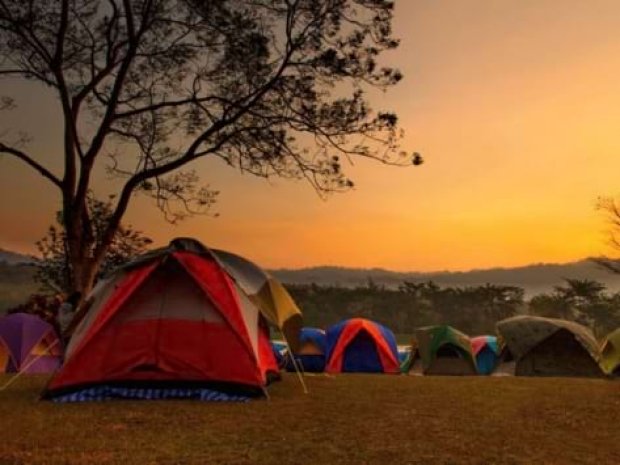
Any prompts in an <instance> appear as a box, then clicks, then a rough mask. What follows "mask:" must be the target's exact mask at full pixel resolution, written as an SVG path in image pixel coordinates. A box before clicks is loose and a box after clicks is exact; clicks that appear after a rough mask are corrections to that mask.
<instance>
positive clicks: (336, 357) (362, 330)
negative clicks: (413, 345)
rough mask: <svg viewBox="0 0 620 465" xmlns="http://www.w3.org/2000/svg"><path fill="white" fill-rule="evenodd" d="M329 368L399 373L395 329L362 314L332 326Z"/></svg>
mask: <svg viewBox="0 0 620 465" xmlns="http://www.w3.org/2000/svg"><path fill="white" fill-rule="evenodd" d="M326 371H327V372H329V373H342V372H358V373H360V372H361V373H393V374H397V373H400V365H399V363H398V350H397V348H396V339H395V337H394V333H392V331H390V330H389V329H388V328H386V327H385V326H383V325H380V324H379V323H376V322H374V321H370V320H366V319H363V318H352V319H350V320H345V321H342V322H340V323H338V324H336V325H334V326H332V327H330V328H329V329H328V330H327V364H326Z"/></svg>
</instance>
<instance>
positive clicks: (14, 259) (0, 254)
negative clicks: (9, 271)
mask: <svg viewBox="0 0 620 465" xmlns="http://www.w3.org/2000/svg"><path fill="white" fill-rule="evenodd" d="M36 261H37V258H36V257H33V256H32V255H24V254H21V253H17V252H11V251H10V250H5V249H2V248H0V263H5V264H7V265H29V264H33V263H35V262H36Z"/></svg>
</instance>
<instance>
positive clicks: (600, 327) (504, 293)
mask: <svg viewBox="0 0 620 465" xmlns="http://www.w3.org/2000/svg"><path fill="white" fill-rule="evenodd" d="M287 288H288V289H289V291H290V292H291V294H292V295H293V297H294V299H295V300H296V301H297V303H298V305H299V306H300V308H301V309H302V311H303V314H304V323H305V324H307V325H310V326H317V327H326V326H329V325H331V324H334V323H336V322H338V321H340V320H342V319H345V318H352V317H363V318H370V319H373V320H376V321H378V322H380V323H382V324H385V325H386V326H388V327H389V328H390V329H392V330H393V331H394V332H395V333H400V334H411V333H412V332H413V331H414V330H415V328H418V327H421V326H426V325H434V324H449V325H452V326H454V327H456V328H458V329H460V330H461V331H463V332H465V333H467V334H470V335H478V334H493V333H494V332H495V323H496V322H497V321H499V320H502V319H504V318H508V317H511V316H515V315H520V314H531V315H538V316H544V317H551V318H563V319H567V320H573V321H577V322H579V323H582V324H584V325H586V326H589V327H590V328H592V330H593V331H594V332H595V334H596V335H597V336H598V337H603V336H604V335H606V334H608V333H609V332H610V331H612V330H613V329H615V328H617V327H619V326H620V293H615V294H611V293H608V292H606V289H605V286H604V285H603V284H601V283H598V282H596V281H591V280H577V279H566V280H565V283H564V284H563V285H561V286H556V287H555V289H554V290H553V291H552V292H550V293H546V294H539V295H536V296H534V297H532V298H531V299H530V300H529V301H528V300H526V299H525V293H524V290H523V289H522V288H520V287H515V286H498V285H492V284H485V285H482V286H470V287H462V288H457V287H440V286H438V285H437V284H435V283H434V282H432V281H428V282H422V283H414V282H404V283H403V284H402V285H400V286H399V287H398V288H397V289H392V288H386V287H384V286H378V285H377V284H375V283H374V282H373V281H372V280H369V282H368V283H367V285H365V286H360V287H355V288H343V287H338V286H319V285H316V284H311V285H288V286H287Z"/></svg>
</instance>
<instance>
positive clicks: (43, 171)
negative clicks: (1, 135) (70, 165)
mask: <svg viewBox="0 0 620 465" xmlns="http://www.w3.org/2000/svg"><path fill="white" fill-rule="evenodd" d="M0 153H7V154H9V155H13V156H14V157H15V158H17V159H19V160H21V161H23V162H24V163H26V164H27V165H28V166H30V167H31V168H34V169H35V170H36V171H38V173H39V174H40V175H41V176H43V177H44V178H47V179H48V180H50V181H52V183H54V185H55V186H56V187H58V188H60V189H62V181H61V180H60V179H58V178H57V177H56V176H54V174H52V172H51V171H49V170H48V169H47V168H45V167H44V166H43V165H41V164H40V163H38V162H37V161H35V160H34V159H33V158H32V157H31V156H29V155H27V154H26V153H24V152H22V151H21V150H18V149H16V148H14V147H9V146H8V145H5V144H3V143H2V142H0Z"/></svg>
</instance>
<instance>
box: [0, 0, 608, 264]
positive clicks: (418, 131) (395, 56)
mask: <svg viewBox="0 0 620 465" xmlns="http://www.w3.org/2000/svg"><path fill="white" fill-rule="evenodd" d="M396 5H397V6H396V20H395V30H396V33H397V36H399V37H400V38H401V40H402V42H401V46H400V48H399V49H398V50H397V51H395V52H392V53H390V54H389V55H388V56H386V57H385V61H386V62H387V63H390V64H394V65H397V66H398V67H399V68H400V69H401V70H402V71H403V73H404V75H405V79H404V80H403V81H402V82H401V83H400V84H399V85H398V86H397V87H396V88H394V89H392V90H390V91H389V92H388V93H386V94H377V95H374V94H373V97H372V101H373V104H374V106H375V108H376V109H393V110H395V111H396V112H397V113H398V115H399V117H400V118H401V123H402V127H403V128H404V129H405V130H406V133H407V136H406V140H405V143H404V147H405V148H407V149H408V150H410V151H413V150H416V151H419V152H421V153H422V154H423V156H424V158H425V160H426V163H425V164H424V165H423V166H421V167H420V168H407V169H400V168H391V167H386V166H382V165H380V164H378V163H372V162H369V161H360V162H357V163H356V164H355V165H354V166H350V167H348V168H347V169H348V173H349V174H350V176H351V177H352V178H353V180H354V181H355V182H356V188H355V190H353V191H352V192H349V193H347V194H344V195H336V196H332V197H330V198H329V199H328V200H327V201H323V200H320V199H319V198H318V196H317V195H316V194H315V193H314V191H313V190H312V189H311V187H310V186H308V185H306V184H304V183H295V182H288V181H283V180H273V181H271V182H266V181H264V180H261V179H255V178H252V177H250V176H241V175H240V174H238V173H237V172H235V171H233V170H231V169H230V168H227V167H225V166H223V164H222V163H220V162H217V161H203V162H200V163H198V164H196V165H195V167H196V169H198V170H199V171H200V172H201V173H202V174H203V176H204V179H205V180H207V181H208V182H209V184H210V185H211V186H212V187H213V188H216V189H219V190H221V192H222V193H221V195H220V201H219V203H218V205H217V206H216V208H215V211H216V212H218V213H219V214H220V216H219V217H218V218H210V217H196V218H193V219H190V220H186V221H185V222H183V223H181V224H179V225H177V226H172V225H169V224H167V223H165V222H164V220H163V219H162V217H161V215H160V214H159V212H158V211H157V210H156V208H155V207H154V206H152V205H151V202H150V201H149V200H146V199H140V198H138V199H136V201H135V202H134V204H133V206H132V208H131V210H130V212H129V215H128V217H127V221H126V222H129V223H131V224H132V225H133V226H135V227H136V228H138V229H141V230H143V231H145V232H146V233H147V234H148V235H149V236H151V237H152V238H153V239H155V241H156V243H158V244H160V243H165V242H166V241H168V240H169V239H170V238H172V237H174V236H181V235H185V236H195V237H197V238H199V239H201V240H202V241H203V242H205V243H206V244H208V245H210V246H213V247H220V248H226V249H229V250H233V251H236V252H238V253H241V254H243V255H246V256H248V257H250V258H252V259H255V260H256V261H258V262H259V263H261V264H262V265H264V266H266V267H302V266H312V265H324V264H330V265H342V266H355V267H375V266H376V267H383V268H390V269H395V270H438V269H451V270H460V269H469V268H483V267H491V266H514V265H522V264H528V263H532V262H564V261H571V260H576V259H580V258H584V257H587V256H592V255H599V254H601V253H606V252H609V250H608V249H607V248H606V245H605V230H606V224H605V220H604V217H603V216H602V214H601V213H600V212H597V211H596V210H595V203H596V199H597V197H598V196H601V195H617V194H620V191H619V189H618V178H619V177H620V156H619V154H620V130H619V129H620V80H619V76H620V27H619V25H620V2H619V1H617V0H590V1H587V2H584V1H583V0H518V1H517V0H513V1H509V0H399V1H397V2H396ZM0 85H1V88H0V89H1V90H0V94H2V95H11V96H13V97H15V98H16V100H17V103H18V104H19V105H20V107H19V109H18V110H17V111H15V112H13V113H12V114H11V115H10V116H7V115H2V116H1V117H0V129H2V130H4V129H7V128H8V129H11V130H20V129H21V130H27V131H28V132H29V133H30V134H31V135H32V136H33V141H32V143H31V144H30V148H31V151H32V152H33V153H36V154H37V156H38V157H39V159H40V160H44V161H45V160H47V161H48V162H49V163H48V164H49V165H50V166H52V167H57V166H58V162H56V163H54V162H53V157H54V152H55V151H56V152H57V151H58V148H59V146H60V144H59V142H60V135H61V133H60V126H59V122H58V118H57V110H56V107H55V101H54V99H53V98H52V97H50V96H49V95H48V94H46V93H45V92H44V91H42V90H40V89H37V88H33V87H30V85H25V84H21V83H17V82H13V81H2V83H1V84H0ZM98 185H99V188H100V189H101V191H102V192H105V189H106V183H105V176H104V175H101V176H100V179H99V184H98ZM0 199H2V200H0V220H1V224H2V227H1V228H0V247H3V248H8V249H11V250H17V251H23V252H33V251H34V246H33V242H34V241H35V240H36V239H38V238H40V237H41V236H42V235H43V234H44V233H45V229H46V226H47V225H48V224H49V223H50V222H51V220H52V218H53V212H54V211H55V210H56V209H57V208H58V205H59V197H58V196H57V193H56V192H55V190H54V189H52V188H51V187H49V186H48V185H47V184H46V183H45V182H44V181H43V180H42V179H41V178H39V177H38V176H36V175H34V174H32V173H31V172H30V171H28V170H27V169H26V168H24V167H22V166H21V165H20V164H18V162H15V161H13V160H9V159H7V158H2V159H0Z"/></svg>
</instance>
